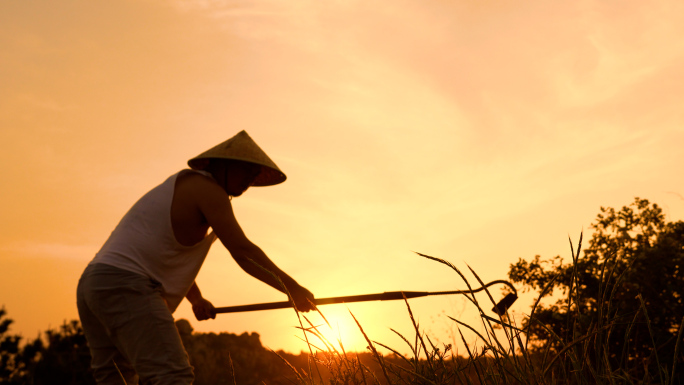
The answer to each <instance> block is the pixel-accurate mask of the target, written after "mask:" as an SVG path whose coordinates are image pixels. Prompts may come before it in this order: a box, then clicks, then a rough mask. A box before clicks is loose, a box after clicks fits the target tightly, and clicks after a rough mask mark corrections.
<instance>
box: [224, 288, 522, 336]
mask: <svg viewBox="0 0 684 385" xmlns="http://www.w3.org/2000/svg"><path fill="white" fill-rule="evenodd" d="M498 283H500V284H504V285H507V286H508V287H510V288H511V289H512V290H513V292H512V293H508V294H507V295H506V296H505V297H504V298H503V299H502V300H501V301H499V302H498V303H497V304H496V305H495V306H494V307H493V308H492V311H493V312H494V313H496V314H498V315H500V316H501V315H504V314H506V311H507V310H508V308H510V307H511V305H513V302H515V300H517V299H518V295H517V292H516V290H515V287H514V286H513V284H511V283H510V282H508V281H503V280H497V281H491V282H489V283H488V284H486V285H484V286H482V287H480V288H477V289H472V290H455V291H436V292H428V291H386V292H384V293H377V294H360V295H350V296H345V297H329V298H316V299H315V300H314V304H315V305H316V306H320V305H330V304H336V303H351V302H366V301H391V300H399V299H404V298H406V299H409V298H417V297H426V296H429V295H448V294H472V293H477V292H479V291H482V290H484V289H485V288H487V287H489V286H492V285H495V284H498ZM290 307H292V302H290V301H282V302H268V303H257V304H252V305H241V306H227V307H217V308H216V313H217V314H218V313H239V312H247V311H257V310H272V309H285V308H290ZM485 317H487V316H485ZM487 318H488V319H489V320H491V321H494V322H496V323H501V322H500V321H498V320H495V319H493V318H491V317H487ZM506 326H510V325H506Z"/></svg>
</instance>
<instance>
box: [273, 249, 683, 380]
mask: <svg viewBox="0 0 684 385" xmlns="http://www.w3.org/2000/svg"><path fill="white" fill-rule="evenodd" d="M580 248H581V239H580V244H579V247H578V248H577V249H578V250H577V253H575V252H574V250H573V260H574V261H576V260H577V258H578V256H579V252H580V250H579V249H580ZM424 257H426V258H429V259H432V260H434V261H436V262H439V263H442V264H444V265H445V266H448V267H449V268H451V269H453V271H454V272H455V274H457V275H458V276H459V277H460V278H461V279H462V280H463V281H464V282H465V284H466V285H468V288H471V283H470V282H468V280H467V279H466V277H465V275H464V274H463V273H462V272H461V271H460V270H459V269H458V268H456V267H455V266H453V265H452V264H451V263H449V262H447V261H445V260H442V259H439V258H433V257H430V256H424ZM471 273H472V274H473V275H474V277H475V278H476V280H477V281H478V282H477V285H474V286H476V287H477V286H480V285H484V283H483V282H482V281H481V280H480V279H479V277H478V276H477V274H476V273H475V272H474V271H472V270H471ZM618 281H619V280H618ZM616 284H617V282H615V281H614V282H613V283H612V285H616ZM550 285H551V283H549V285H547V287H546V288H544V289H543V290H542V291H541V294H540V296H539V298H538V299H537V300H536V302H535V304H534V306H533V308H532V309H531V312H530V314H529V320H528V323H527V325H530V324H532V323H534V322H537V323H538V324H539V322H538V321H536V319H535V317H534V312H535V308H536V307H537V305H538V304H539V301H540V300H541V298H542V297H544V295H545V294H546V292H547V290H548V289H549V287H550ZM606 285H608V286H607V287H606V292H607V293H610V292H611V289H612V288H611V287H609V285H611V283H606ZM487 293H488V295H489V299H490V300H491V303H490V302H487V303H486V304H485V303H480V302H478V301H477V299H476V298H475V296H474V295H467V297H468V299H469V300H470V302H472V303H473V305H474V306H476V307H477V309H479V312H480V315H481V321H482V324H483V325H484V332H478V329H479V328H476V327H473V326H472V325H467V324H465V323H462V322H460V321H459V320H457V319H454V318H451V317H450V318H451V320H452V321H453V322H455V323H457V325H458V333H459V336H458V337H460V338H461V339H462V340H463V342H464V345H465V346H466V349H467V353H468V354H467V356H465V357H462V356H458V355H456V354H455V353H454V352H453V350H452V346H450V345H442V346H437V345H436V344H434V343H433V342H432V340H431V339H430V337H429V336H428V335H427V334H426V333H424V332H423V331H422V330H421V329H420V327H419V325H418V324H417V323H416V321H415V319H414V317H413V313H412V311H411V306H410V305H409V303H408V301H405V302H406V307H407V310H408V316H409V317H410V318H411V322H412V323H413V326H414V329H415V333H414V334H413V335H411V336H404V335H401V334H399V333H398V332H395V333H397V335H398V336H399V337H400V338H401V339H402V340H403V341H404V342H405V343H406V344H407V345H408V347H409V349H410V351H411V354H409V355H402V354H399V353H398V351H397V350H398V349H394V348H392V347H390V346H386V345H384V344H382V343H379V342H376V341H374V340H373V339H372V336H368V335H367V334H366V333H365V331H364V329H363V325H361V324H360V323H359V322H358V321H357V325H358V328H359V330H360V331H361V332H362V333H363V335H364V337H365V338H366V341H367V343H368V353H363V354H355V353H348V352H346V351H345V349H344V346H343V345H342V343H341V341H337V343H333V342H332V341H329V340H327V339H326V337H325V336H324V333H322V332H321V331H320V330H319V328H320V327H319V326H315V325H314V324H312V323H311V322H310V321H309V319H308V318H307V317H306V316H304V315H300V324H301V328H302V330H303V332H304V339H305V340H306V341H307V344H308V348H309V351H310V355H309V356H308V357H309V358H308V360H307V361H308V362H305V363H302V362H300V363H293V362H287V359H286V358H284V357H283V361H285V362H286V363H287V364H288V365H289V366H290V368H291V371H292V373H293V375H294V378H295V382H297V383H299V384H309V385H313V384H364V385H367V384H440V385H441V384H662V385H666V384H667V385H673V384H680V383H681V381H682V373H677V372H676V370H675V369H676V366H672V367H665V366H664V365H660V364H659V362H658V361H659V357H658V355H657V352H656V350H655V349H650V350H649V351H650V352H651V353H650V354H649V355H647V360H649V361H650V360H655V361H656V362H658V365H657V367H658V368H660V370H659V371H657V372H653V371H651V372H649V366H648V365H646V362H644V360H643V359H639V360H637V359H624V360H621V364H620V365H617V366H616V365H615V364H614V362H615V361H614V360H611V359H609V355H610V353H609V350H608V346H607V341H608V336H609V335H610V334H611V332H612V331H613V326H614V325H616V324H617V323H624V322H625V321H624V320H622V319H613V320H611V319H607V320H606V318H605V317H599V318H598V319H597V320H595V324H594V325H593V327H592V328H591V332H589V333H584V334H579V333H575V335H571V336H569V337H567V338H561V337H560V336H558V335H555V334H554V333H553V331H552V330H550V329H547V330H548V332H549V335H551V336H552V339H553V340H552V341H531V340H529V339H528V337H527V335H526V331H525V329H524V328H523V326H521V325H511V324H509V322H511V320H512V319H509V317H508V316H507V314H503V315H501V316H500V317H499V319H493V318H491V317H489V316H487V315H486V314H487V313H486V312H485V310H484V309H489V308H490V307H491V306H492V304H494V303H495V301H494V299H493V296H492V295H491V294H490V293H489V292H487ZM567 295H568V298H571V297H572V296H575V295H578V294H577V292H575V291H573V289H572V288H571V289H570V292H569V293H567ZM606 303H607V304H609V303H610V301H607V302H606ZM605 306H609V305H605ZM603 310H605V312H603V314H609V311H608V310H609V309H603ZM641 311H642V314H641V315H642V316H645V319H646V323H647V324H648V322H649V319H648V311H647V309H646V306H645V305H643V301H642V308H641ZM599 313H601V312H599ZM568 314H572V313H571V312H568ZM322 315H323V314H322ZM353 316H354V315H353V314H352V317H353ZM354 320H356V318H355V317H354ZM635 320H636V316H635V318H634V320H633V321H632V322H636V321H635ZM566 321H567V322H568V324H569V325H572V329H571V330H580V328H579V327H577V328H575V327H574V326H575V325H574V322H576V320H575V319H573V317H572V315H569V316H568V319H567V320H566ZM542 327H545V326H544V325H542ZM632 329H633V328H632V327H631V325H630V327H629V328H627V330H628V332H627V333H629V332H630V331H631V330H632ZM682 329H684V322H683V323H682V325H680V327H679V330H678V332H677V333H678V334H677V335H678V342H677V345H676V348H675V359H674V360H673V362H675V363H676V362H678V359H677V357H678V355H680V354H681V351H682V349H684V347H682V346H681V345H682V343H681V342H682ZM464 333H474V334H475V335H477V337H478V339H479V341H478V345H479V346H481V347H480V348H477V349H476V350H473V349H472V348H468V346H469V344H467V343H466V339H465V337H464ZM620 338H625V340H626V339H628V338H629V335H624V336H620ZM552 342H553V343H552ZM471 346H472V344H471ZM552 346H553V347H552ZM380 347H382V348H384V349H387V350H389V351H390V352H394V354H390V355H383V354H380V353H379V351H378V348H380ZM680 369H681V367H680Z"/></svg>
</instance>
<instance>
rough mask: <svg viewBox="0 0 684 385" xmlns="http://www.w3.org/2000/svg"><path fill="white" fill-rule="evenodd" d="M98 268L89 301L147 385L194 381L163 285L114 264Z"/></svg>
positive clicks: (87, 298)
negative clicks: (167, 305) (162, 294)
mask: <svg viewBox="0 0 684 385" xmlns="http://www.w3.org/2000/svg"><path fill="white" fill-rule="evenodd" d="M94 266H97V268H96V269H94V272H93V273H92V274H90V275H89V277H90V285H91V288H90V290H87V291H85V295H84V297H85V302H86V304H87V305H88V307H89V309H90V310H91V311H92V313H93V314H94V315H95V316H96V318H97V319H98V320H99V321H100V323H101V324H102V325H103V328H104V330H105V331H106V334H107V335H108V336H109V338H110V340H111V341H112V342H113V345H114V346H116V348H117V351H118V352H120V354H121V355H122V356H123V357H125V358H126V359H127V360H126V361H128V362H130V364H131V366H132V367H133V368H134V369H135V372H137V374H138V376H139V377H140V381H141V382H142V383H143V384H145V385H147V384H152V385H162V384H164V385H166V384H169V385H170V384H183V385H186V384H188V385H189V384H192V382H193V380H194V375H193V372H192V367H191V366H190V362H189V360H188V355H187V353H186V352H185V349H184V348H183V343H182V342H181V340H180V336H179V335H178V330H177V329H176V326H175V324H174V320H173V317H172V316H171V313H170V312H169V310H168V308H167V307H166V303H165V302H164V300H163V298H162V296H161V287H160V284H159V283H156V282H153V281H152V280H150V279H149V278H147V277H144V276H141V275H138V274H135V273H131V272H128V271H125V270H121V269H118V268H115V267H111V266H106V265H94ZM86 282H88V281H86ZM84 329H85V326H84ZM86 338H88V335H87V334H86ZM89 343H90V341H89ZM102 353H103V354H101V356H103V357H104V356H105V354H104V352H102ZM117 364H118V362H117ZM119 369H121V368H119Z"/></svg>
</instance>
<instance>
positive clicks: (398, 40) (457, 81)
mask: <svg viewBox="0 0 684 385" xmlns="http://www.w3.org/2000/svg"><path fill="white" fill-rule="evenodd" d="M0 31H1V33H0V52H2V55H0V145H1V146H2V151H0V162H1V164H2V165H3V166H2V168H1V169H0V170H1V171H2V178H1V179H0V180H1V182H0V183H2V188H1V189H0V191H1V193H2V198H3V199H1V200H0V212H1V213H2V215H1V216H0V218H1V219H0V271H2V275H1V276H0V305H2V304H4V306H5V308H6V310H7V312H8V315H9V317H10V318H12V319H14V320H15V323H14V324H13V329H12V330H13V331H14V332H16V333H21V334H22V335H24V336H25V337H27V338H33V337H35V336H36V335H37V333H38V332H39V331H43V330H45V329H47V328H48V327H56V326H58V325H59V324H61V322H62V321H63V320H65V319H67V320H70V319H74V318H76V317H77V315H76V307H75V299H74V297H75V295H74V291H75V287H76V282H77V279H78V277H79V275H80V273H81V271H82V270H83V268H84V267H85V265H86V264H87V262H88V261H89V260H90V259H91V258H92V256H93V254H94V253H95V252H96V251H97V250H98V248H99V247H100V245H101V244H102V243H103V242H104V240H105V239H106V237H107V236H108V235H109V232H110V231H111V230H112V229H113V227H114V226H115V225H116V223H117V222H118V220H119V218H120V217H121V216H122V215H123V214H124V213H125V211H126V210H127V209H128V208H129V207H130V206H131V205H132V204H133V203H134V202H135V200H137V199H138V198H139V196H140V195H141V194H143V193H145V192H146V191H147V190H149V189H150V188H152V187H154V186H155V185H157V184H159V183H160V182H162V181H163V180H164V179H165V178H166V177H168V176H169V175H170V174H172V173H174V172H176V171H177V170H179V169H180V168H182V167H184V166H185V161H186V160H187V159H188V158H190V157H192V156H195V155H197V154H198V153H200V152H202V151H204V150H205V149H207V148H209V147H211V146H213V145H215V144H217V143H218V142H220V141H223V140H225V139H227V138H229V137H231V136H232V135H234V134H235V133H237V132H238V131H240V130H242V129H244V130H247V132H248V133H249V134H250V135H251V136H252V137H253V138H254V139H255V140H256V141H257V143H259V144H260V146H261V147H262V148H263V149H264V150H265V151H266V152H267V153H268V154H269V155H270V157H271V158H272V159H274V160H275V161H276V163H277V164H278V165H279V166H280V167H281V169H283V170H284V171H285V173H286V174H287V175H288V180H287V182H286V183H284V184H282V185H278V186H275V187H269V188H255V189H253V190H250V191H249V192H248V193H247V194H245V195H244V196H243V197H241V198H239V199H236V200H234V201H233V202H234V207H235V211H236V213H237V216H238V220H239V221H240V223H241V225H242V226H243V228H244V229H245V231H246V233H247V234H248V236H249V237H250V238H251V239H252V240H253V241H254V242H255V243H257V244H258V245H260V246H261V247H262V248H263V249H264V250H265V251H266V253H267V254H269V256H271V258H272V259H273V260H274V261H275V262H276V263H278V264H279V266H281V267H282V268H283V269H284V270H285V271H287V272H289V273H290V274H291V275H293V276H294V277H295V278H296V279H297V280H298V281H300V282H301V283H302V284H303V285H305V286H307V287H308V288H309V289H310V290H312V291H313V292H314V293H315V294H316V296H318V297H327V296H342V295H350V294H362V293H376V292H383V291H394V290H416V291H440V290H454V289H459V288H463V287H464V284H463V282H461V281H460V280H459V278H458V276H457V275H456V274H455V273H453V272H451V271H450V270H448V269H447V268H444V267H442V266H441V265H438V264H436V263H434V262H431V261H427V260H425V259H422V258H420V257H418V256H416V255H415V254H413V253H412V251H419V252H422V253H426V254H430V255H434V256H437V257H441V258H444V259H448V260H450V261H451V262H453V263H454V264H456V265H457V266H458V267H459V268H461V269H463V270H467V266H468V265H469V266H471V267H472V268H473V269H474V270H475V271H477V272H478V274H479V275H480V276H481V277H482V279H483V280H485V281H488V280H494V279H502V278H505V277H506V273H507V271H508V267H509V265H510V264H511V263H514V262H515V261H517V259H518V258H521V257H523V258H531V257H533V256H534V255H535V254H541V255H542V256H544V257H552V256H555V255H562V256H564V257H568V256H569V254H570V248H569V246H568V235H570V236H572V238H573V239H575V240H576V239H577V238H578V236H579V233H580V231H581V230H582V229H585V230H588V227H589V225H590V223H591V222H593V220H594V218H595V216H596V214H597V213H598V211H599V207H600V206H611V207H622V206H623V205H627V204H629V203H631V202H632V200H633V199H634V197H635V196H639V197H642V198H647V199H649V200H651V201H652V202H655V203H658V204H659V205H661V206H662V207H663V209H664V211H665V213H666V215H667V219H668V220H671V221H674V220H681V219H682V218H684V198H683V197H684V179H683V178H682V177H681V175H682V172H681V169H682V165H684V155H683V154H684V151H682V150H681V148H682V144H683V143H684V114H683V113H682V110H683V109H682V108H681V104H682V100H684V70H683V69H682V68H684V40H683V39H681V36H684V4H683V3H681V2H679V1H655V2H649V3H643V2H639V1H624V2H619V3H610V2H602V1H592V0H588V1H581V2H546V1H523V2H516V3H515V4H512V3H510V2H503V1H492V2H475V1H470V0H466V1H460V0H458V1H437V0H423V1H420V2H417V1H405V0H392V1H389V0H370V1H310V0H293V1H287V2H282V1H275V0H266V1H250V2H233V1H218V0H216V1H211V0H205V1H190V0H183V1H181V0H177V1H161V0H146V1H118V2H88V1H71V0H66V1H60V2H51V1H46V0H35V1H12V0H5V1H2V2H0ZM588 236H589V234H587V235H586V237H587V238H588ZM587 238H585V239H587ZM473 281H474V280H473ZM198 284H199V285H200V287H201V288H202V291H203V293H204V294H205V296H206V297H207V298H208V299H210V300H212V301H213V302H214V304H215V305H216V306H229V305H240V304H248V303H255V302H269V301H279V300H283V299H284V298H283V297H282V295H281V294H279V293H277V292H275V291H273V290H272V289H270V288H269V287H266V286H265V285H263V284H260V283H259V282H257V281H256V280H254V279H252V278H251V277H249V276H247V275H246V274H245V273H243V272H242V271H241V270H240V269H239V268H238V267H237V265H236V264H235V263H234V262H233V261H232V259H231V258H230V257H229V255H228V254H227V252H226V251H225V250H223V249H222V248H221V247H219V245H218V244H217V245H215V247H214V248H213V249H212V251H211V253H210V255H209V257H208V260H207V263H206V264H205V267H204V268H203V270H202V271H201V272H200V275H199V277H198ZM495 293H498V289H495ZM482 298H483V299H484V297H482ZM411 304H412V306H413V309H414V312H415V314H416V315H417V317H418V318H419V320H420V322H421V325H422V326H423V327H424V328H425V329H426V331H427V332H428V333H430V334H431V335H433V336H435V339H437V340H439V341H442V342H451V338H452V337H451V336H452V335H453V333H454V331H455V327H454V326H453V323H452V322H451V321H449V320H448V319H447V318H446V317H445V314H446V315H451V316H453V317H459V318H461V319H463V320H465V321H466V322H474V321H472V320H473V318H472V317H473V314H474V313H473V311H472V308H471V306H470V305H468V304H467V303H466V301H465V300H464V299H463V298H459V297H436V298H430V299H417V300H414V301H412V302H411ZM349 308H350V309H351V310H352V311H353V312H354V314H355V315H356V316H357V318H358V319H359V321H360V322H361V323H362V325H364V327H365V328H366V331H367V332H368V333H369V334H370V335H371V337H372V338H373V339H375V340H377V341H380V342H383V343H385V344H388V345H390V346H393V347H396V348H397V349H399V350H402V349H403V346H402V345H403V342H402V341H401V340H400V339H399V338H398V337H396V336H395V335H393V333H391V332H390V331H389V328H394V329H396V330H399V331H401V332H404V333H406V334H407V335H411V329H410V321H409V318H408V316H407V313H406V309H405V306H404V305H403V304H401V303H400V302H392V303H374V304H356V305H349ZM322 310H323V311H324V313H325V314H326V315H328V318H329V319H331V321H332V322H333V323H339V324H340V325H342V329H343V330H344V331H343V333H347V334H348V336H346V337H345V339H346V341H348V342H347V343H348V346H352V347H354V348H358V349H363V347H364V346H365V345H364V344H363V342H360V335H359V334H358V332H357V331H356V330H355V329H354V327H352V326H351V325H352V324H351V322H353V321H352V320H351V317H349V316H348V313H347V310H346V308H345V307H344V306H332V307H325V308H322ZM514 310H515V312H516V314H517V315H520V314H522V313H523V312H527V311H528V310H529V309H528V304H527V302H526V301H520V302H519V303H518V304H516V306H515V307H514ZM175 316H176V317H177V318H188V319H190V320H191V322H192V325H193V326H194V327H195V329H196V330H198V331H215V332H220V331H227V332H233V333H242V332H244V331H256V332H258V333H259V334H260V335H261V336H262V342H263V343H264V344H265V345H267V346H269V347H271V348H274V349H285V350H288V351H292V352H298V351H299V350H301V349H304V348H305V346H304V344H303V343H302V342H301V341H299V339H298V336H300V333H298V332H297V331H296V330H295V329H294V328H293V326H295V325H296V324H297V321H296V317H295V316H294V313H293V312H292V311H286V310H279V311H270V312H260V313H247V314H236V315H222V316H219V317H218V319H217V320H214V321H207V322H203V323H198V322H197V321H194V318H193V317H192V316H191V311H190V309H189V306H188V304H187V303H184V304H183V305H182V306H181V307H180V309H179V310H178V312H177V313H176V314H175Z"/></svg>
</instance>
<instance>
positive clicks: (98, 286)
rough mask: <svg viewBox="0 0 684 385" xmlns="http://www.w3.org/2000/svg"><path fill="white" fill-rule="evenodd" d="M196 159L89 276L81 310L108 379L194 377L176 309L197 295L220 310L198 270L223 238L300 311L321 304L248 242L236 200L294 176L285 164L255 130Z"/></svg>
mask: <svg viewBox="0 0 684 385" xmlns="http://www.w3.org/2000/svg"><path fill="white" fill-rule="evenodd" d="M188 165H189V166H190V169H185V170H182V171H180V172H178V173H176V174H174V175H172V176H171V177H169V178H168V179H167V180H166V181H165V182H164V183H162V184H161V185H159V186H157V187H155V188H154V189H152V190H151V191H150V192H148V193H147V194H146V195H144V196H143V197H142V198H141V199H140V200H139V201H138V202H137V203H136V204H135V205H133V207H132V208H131V209H130V210H129V211H128V213H127V214H126V215H125V216H124V217H123V219H122V220H121V222H119V225H118V226H117V227H116V228H115V229H114V231H113V232H112V234H111V235H110V237H109V239H108V240H107V241H106V242H105V244H104V246H102V249H101V250H100V251H99V252H98V253H97V254H96V255H95V258H93V260H92V261H91V262H90V263H89V264H88V266H87V267H86V269H85V271H84V272H83V275H82V276H81V279H80V281H79V284H78V289H77V304H78V313H79V317H80V319H81V323H82V325H83V330H84V332H85V336H86V339H87V340H88V346H89V347H90V353H91V355H92V361H91V366H92V368H93V372H94V375H95V379H96V380H97V383H98V384H121V383H122V377H123V379H125V381H126V384H129V385H130V384H137V383H138V379H140V382H141V383H144V384H191V383H192V381H193V379H194V375H193V371H192V367H191V366H190V363H189V361H188V355H187V353H186V352H185V350H184V348H183V345H182V343H181V340H180V337H179V335H178V331H177V330H176V327H175V324H174V320H173V317H172V316H171V314H172V313H173V312H174V311H175V310H176V308H177V307H178V305H179V304H180V302H181V301H182V300H183V298H187V299H188V301H190V303H191V304H192V310H193V312H194V313H195V317H197V319H198V320H200V321H201V320H206V319H209V318H215V317H216V311H215V309H214V305H212V304H211V302H209V301H208V300H206V299H205V298H204V297H202V293H201V292H200V289H199V287H197V284H196V283H195V277H196V276H197V273H198V272H199V270H200V267H201V266H202V263H203V262H204V259H205V257H206V255H207V252H208V251H209V248H210V247H211V244H212V243H213V242H214V241H215V240H216V238H217V237H218V239H219V240H221V243H223V245H224V246H225V247H226V249H228V251H229V252H230V255H231V256H232V257H233V258H234V259H235V261H236V262H237V264H238V265H239V266H240V267H241V268H242V269H243V270H244V271H246V272H247V273H248V274H250V275H252V276H253V277H255V278H257V279H259V280H261V281H262V282H264V283H266V284H268V285H270V286H272V287H274V288H275V289H277V290H280V291H282V292H285V289H284V288H283V287H282V285H281V282H282V284H283V285H285V288H286V289H287V292H289V293H290V295H291V296H292V300H293V301H294V303H295V306H296V308H297V310H299V311H309V310H313V309H314V308H315V306H314V305H313V299H314V296H313V294H311V292H310V291H308V290H307V289H305V288H304V287H302V286H301V285H299V284H298V283H297V282H296V281H295V280H294V279H292V278H291V277H290V276H289V275H287V274H286V273H285V272H283V271H282V270H280V269H279V268H278V267H277V266H276V265H275V264H274V263H273V262H271V260H270V259H269V258H268V257H267V256H266V254H264V252H263V251H262V250H261V249H260V248H259V247H258V246H256V245H255V244H253V243H252V242H251V241H250V240H249V239H247V237H246V236H245V234H244V232H243V231H242V229H241V228H240V225H238V223H237V221H236V219H235V215H234V214H233V209H232V207H231V198H232V197H237V196H240V195H242V193H244V192H245V190H247V189H248V188H249V187H250V186H270V185H274V184H278V183H281V182H283V181H285V175H284V174H283V173H282V172H281V171H280V169H279V168H278V166H276V165H275V163H273V161H272V160H271V159H269V157H268V156H266V154H265V153H264V152H263V151H262V150H261V149H260V148H259V146H257V144H256V143H255V142H254V141H253V140H252V138H250V137H249V135H247V133H246V132H245V131H242V132H240V133H238V134H237V135H235V136H234V137H232V138H231V139H229V140H227V141H225V142H223V143H221V144H219V145H218V146H216V147H214V148H211V149H210V150H208V151H206V152H204V153H202V154H200V155H198V156H197V157H195V158H193V159H190V160H189V161H188ZM210 229H211V230H212V231H211V232H209V230H210ZM276 277H277V278H276Z"/></svg>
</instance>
